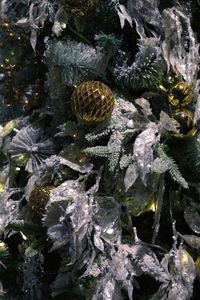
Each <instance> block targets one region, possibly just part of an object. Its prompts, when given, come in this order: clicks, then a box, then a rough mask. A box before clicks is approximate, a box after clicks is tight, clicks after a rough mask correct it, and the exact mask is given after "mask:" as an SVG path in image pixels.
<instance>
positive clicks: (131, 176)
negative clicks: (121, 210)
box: [124, 164, 138, 192]
mask: <svg viewBox="0 0 200 300" xmlns="http://www.w3.org/2000/svg"><path fill="white" fill-rule="evenodd" d="M137 178H138V170H137V166H136V164H131V165H129V167H128V168H127V170H126V174H125V177H124V185H125V191H126V192H127V191H128V189H129V188H130V187H131V186H132V185H133V184H134V183H135V181H136V179H137Z"/></svg>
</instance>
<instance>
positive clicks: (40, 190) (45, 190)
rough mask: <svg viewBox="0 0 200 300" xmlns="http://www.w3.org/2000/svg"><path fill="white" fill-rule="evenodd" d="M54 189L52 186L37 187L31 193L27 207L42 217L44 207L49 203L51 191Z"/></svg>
mask: <svg viewBox="0 0 200 300" xmlns="http://www.w3.org/2000/svg"><path fill="white" fill-rule="evenodd" d="M54 188H55V187H54V186H38V187H36V188H35V189H34V190H33V191H32V192H31V195H30V197H29V205H30V207H31V208H32V210H33V211H34V212H35V213H36V214H37V215H38V216H39V217H43V215H44V213H45V206H46V204H47V202H48V201H49V199H50V194H51V191H52V190H53V189H54Z"/></svg>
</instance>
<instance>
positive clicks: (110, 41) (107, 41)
mask: <svg viewBox="0 0 200 300" xmlns="http://www.w3.org/2000/svg"><path fill="white" fill-rule="evenodd" d="M94 39H95V41H96V44H97V46H99V47H102V48H104V49H105V50H106V51H110V50H111V51H112V52H113V53H114V52H115V51H116V50H117V49H118V48H119V46H120V43H121V40H120V39H118V38H116V37H115V35H114V34H105V33H103V32H100V33H99V34H95V36H94Z"/></svg>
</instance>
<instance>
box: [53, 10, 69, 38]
mask: <svg viewBox="0 0 200 300" xmlns="http://www.w3.org/2000/svg"><path fill="white" fill-rule="evenodd" d="M68 20H69V16H68V15H67V13H66V11H65V10H64V9H63V8H60V9H59V10H58V11H57V13H56V16H55V20H54V24H53V28H52V31H53V33H54V34H55V35H56V36H60V35H61V34H62V31H63V30H64V29H65V28H66V27H67V23H68Z"/></svg>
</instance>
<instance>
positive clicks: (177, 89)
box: [168, 82, 194, 107]
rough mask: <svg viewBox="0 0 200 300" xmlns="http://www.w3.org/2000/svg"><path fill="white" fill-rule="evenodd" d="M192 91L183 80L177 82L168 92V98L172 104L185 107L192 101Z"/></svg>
mask: <svg viewBox="0 0 200 300" xmlns="http://www.w3.org/2000/svg"><path fill="white" fill-rule="evenodd" d="M193 98H194V94H193V91H192V89H191V87H190V86H189V85H187V84H186V83H185V82H177V83H176V84H174V85H173V86H172V87H171V88H170V89H169V92H168V100H169V102H170V103H171V104H172V105H173V106H177V107H185V106H187V105H188V104H190V103H191V102H192V99H193Z"/></svg>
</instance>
